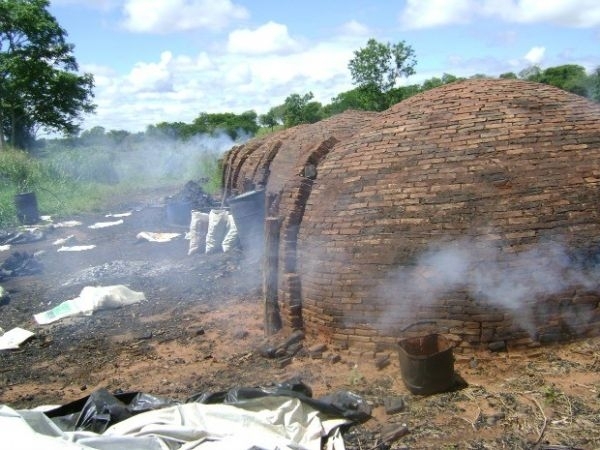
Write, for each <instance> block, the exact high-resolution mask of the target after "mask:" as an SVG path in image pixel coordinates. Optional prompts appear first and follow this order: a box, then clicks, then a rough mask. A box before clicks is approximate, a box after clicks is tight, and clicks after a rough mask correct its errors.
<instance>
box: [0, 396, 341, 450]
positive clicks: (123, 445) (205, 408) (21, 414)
mask: <svg viewBox="0 0 600 450" xmlns="http://www.w3.org/2000/svg"><path fill="white" fill-rule="evenodd" d="M347 423H350V421H349V420H347V419H340V418H336V419H329V418H327V417H326V416H325V415H323V414H322V413H320V412H319V411H317V410H315V409H313V408H312V407H310V406H309V405H307V404H306V403H303V402H301V401H300V400H299V399H297V398H290V397H279V396H267V397H260V398H255V399H251V400H247V401H244V402H239V403H236V404H235V405H230V404H229V405H228V404H209V405H207V404H202V403H187V404H182V405H177V406H170V407H167V408H162V409H158V410H154V411H148V412H145V413H141V414H138V415H135V416H133V417H131V418H129V419H126V420H123V421H121V422H118V423H116V424H115V425H113V426H111V427H109V428H108V429H107V430H106V431H105V432H104V433H102V434H96V433H92V432H89V431H85V432H84V431H74V432H70V431H61V430H59V429H58V427H57V426H56V425H55V424H54V423H53V422H52V421H51V420H50V419H49V418H48V417H46V416H45V415H44V414H43V413H42V412H39V411H31V410H26V411H16V410H14V409H12V408H9V407H8V406H1V405H0V433H1V435H2V441H3V442H5V443H10V448H11V449H19V450H20V449H38V448H39V449H42V448H43V449H55V448H66V449H79V450H83V449H85V450H89V449H96V450H117V449H119V450H120V449H127V450H167V449H178V450H192V449H201V450H217V449H219V450H249V449H251V448H261V449H273V450H275V449H285V448H292V449H298V450H301V449H304V450H321V448H322V447H321V444H322V440H326V448H327V449H328V450H344V441H343V439H342V437H341V435H340V433H339V427H340V426H341V425H344V424H347ZM327 436H329V437H328V438H327ZM55 443H56V444H58V445H55Z"/></svg>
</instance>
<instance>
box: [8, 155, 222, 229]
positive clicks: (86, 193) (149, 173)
mask: <svg viewBox="0 0 600 450" xmlns="http://www.w3.org/2000/svg"><path fill="white" fill-rule="evenodd" d="M180 150H181V149H178V148H174V149H172V150H171V151H165V150H164V149H149V150H143V149H139V150H135V151H130V152H120V153H119V152H114V151H111V150H110V149H106V148H104V149H103V148H94V149H90V148H86V149H79V150H73V149H69V150H64V151H53V152H52V153H51V154H49V155H42V156H40V157H33V156H31V155H29V154H27V153H25V152H23V151H20V150H14V149H4V150H2V151H1V152H0V228H6V227H11V226H15V225H17V224H18V221H17V217H16V208H15V204H14V196H15V194H17V193H19V192H25V191H32V192H35V194H36V198H37V202H38V209H39V211H40V214H42V215H52V216H54V217H66V216H72V215H75V214H78V213H85V212H100V211H107V212H111V211H112V212H114V210H113V209H114V208H119V206H120V205H122V204H124V203H126V202H127V201H130V200H131V199H132V198H135V197H138V196H140V195H143V193H144V192H148V191H149V190H155V189H163V190H165V191H169V190H170V191H173V192H176V190H177V189H181V188H182V187H183V186H184V184H185V183H186V182H187V181H189V180H194V181H197V182H200V184H201V185H202V187H203V189H204V190H205V191H206V192H208V193H210V194H216V193H218V192H219V190H220V186H221V179H220V176H221V169H220V165H219V156H220V155H218V154H216V153H214V152H209V151H201V152H196V153H186V152H182V151H180Z"/></svg>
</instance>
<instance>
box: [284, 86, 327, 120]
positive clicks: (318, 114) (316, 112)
mask: <svg viewBox="0 0 600 450" xmlns="http://www.w3.org/2000/svg"><path fill="white" fill-rule="evenodd" d="M313 97H314V95H313V93H312V92H308V93H307V94H304V95H300V94H291V95H289V96H288V97H287V98H286V99H285V101H284V103H283V107H284V112H283V124H284V125H285V126H286V128H289V127H293V126H296V125H300V124H302V123H315V122H318V121H319V120H321V119H322V118H323V117H322V111H321V110H322V105H321V103H319V102H311V100H312V99H313Z"/></svg>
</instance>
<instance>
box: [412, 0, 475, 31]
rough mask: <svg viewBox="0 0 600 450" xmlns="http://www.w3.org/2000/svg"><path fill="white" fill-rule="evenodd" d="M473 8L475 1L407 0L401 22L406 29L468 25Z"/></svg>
mask: <svg viewBox="0 0 600 450" xmlns="http://www.w3.org/2000/svg"><path fill="white" fill-rule="evenodd" d="M473 7H474V5H473V0H429V1H422V0H407V1H406V7H405V8H404V10H403V11H402V12H401V13H400V22H401V23H402V25H403V26H404V27H405V28H430V27H436V26H440V25H449V24H456V23H467V22H468V21H469V20H470V18H471V17H470V16H471V15H472V10H473Z"/></svg>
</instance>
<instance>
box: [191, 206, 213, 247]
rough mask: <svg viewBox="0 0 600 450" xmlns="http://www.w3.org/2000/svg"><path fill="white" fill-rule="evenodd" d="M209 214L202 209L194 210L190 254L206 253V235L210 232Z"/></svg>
mask: <svg viewBox="0 0 600 450" xmlns="http://www.w3.org/2000/svg"><path fill="white" fill-rule="evenodd" d="M208 223H209V214H207V213H203V212H200V211H192V219H191V221H190V232H189V236H190V248H189V250H188V255H193V254H194V253H197V252H202V253H204V250H205V246H206V235H207V234H208Z"/></svg>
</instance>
